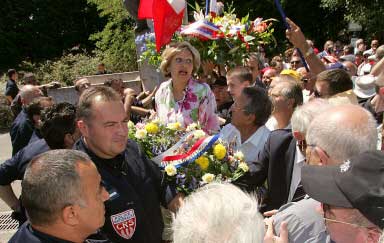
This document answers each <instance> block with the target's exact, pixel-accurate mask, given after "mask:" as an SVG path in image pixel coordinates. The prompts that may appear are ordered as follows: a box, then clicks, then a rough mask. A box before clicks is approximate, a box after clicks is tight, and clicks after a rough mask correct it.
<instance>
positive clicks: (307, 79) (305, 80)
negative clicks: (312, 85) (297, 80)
mask: <svg viewBox="0 0 384 243" xmlns="http://www.w3.org/2000/svg"><path fill="white" fill-rule="evenodd" d="M301 81H302V82H303V83H305V84H306V83H308V81H309V78H302V79H301Z"/></svg>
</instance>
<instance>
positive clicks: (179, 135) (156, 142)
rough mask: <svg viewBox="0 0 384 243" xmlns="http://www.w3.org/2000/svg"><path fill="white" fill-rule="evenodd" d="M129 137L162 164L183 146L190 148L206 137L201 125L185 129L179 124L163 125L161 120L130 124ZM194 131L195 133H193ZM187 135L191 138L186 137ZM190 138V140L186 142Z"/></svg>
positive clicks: (151, 157)
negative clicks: (164, 158) (198, 139)
mask: <svg viewBox="0 0 384 243" xmlns="http://www.w3.org/2000/svg"><path fill="white" fill-rule="evenodd" d="M128 128H129V131H128V136H129V138H130V139H132V140H134V141H135V142H137V143H138V145H139V146H140V147H141V149H142V150H143V151H144V153H145V155H146V156H147V157H148V158H150V159H152V160H153V161H155V162H157V163H158V164H160V162H161V160H162V158H163V157H164V156H166V155H169V154H174V153H178V152H179V151H180V149H182V147H181V145H182V146H190V145H191V144H190V143H193V142H194V141H195V140H194V139H197V138H200V137H202V136H205V135H206V134H205V132H204V131H202V130H200V125H199V124H196V123H192V124H190V125H189V126H188V127H187V128H186V129H183V128H182V126H181V124H180V123H179V122H175V123H168V124H162V123H160V122H159V120H157V119H154V120H148V121H145V122H143V123H137V124H136V125H135V124H134V123H133V122H131V121H129V122H128ZM192 131H193V133H191V132H192ZM187 133H191V135H190V136H188V137H185V135H186V134H187ZM186 138H188V140H186Z"/></svg>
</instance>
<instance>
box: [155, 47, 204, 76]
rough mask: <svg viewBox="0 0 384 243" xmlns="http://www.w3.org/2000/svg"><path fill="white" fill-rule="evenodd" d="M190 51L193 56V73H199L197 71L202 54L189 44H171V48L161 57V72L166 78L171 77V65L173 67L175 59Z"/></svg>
mask: <svg viewBox="0 0 384 243" xmlns="http://www.w3.org/2000/svg"><path fill="white" fill-rule="evenodd" d="M185 50H187V51H189V52H191V54H192V57H193V71H192V72H193V73H195V72H197V70H198V69H199V67H200V53H199V52H198V51H197V50H196V48H195V47H193V46H192V45H191V44H190V43H189V42H187V41H183V42H179V43H175V44H171V45H170V46H169V47H167V48H166V49H165V50H164V52H163V54H162V55H161V58H162V61H161V64H160V70H161V72H162V73H163V74H164V75H165V76H166V77H170V76H171V73H170V72H169V70H168V67H169V65H171V62H172V59H173V57H174V56H175V55H176V54H178V53H180V52H182V51H185Z"/></svg>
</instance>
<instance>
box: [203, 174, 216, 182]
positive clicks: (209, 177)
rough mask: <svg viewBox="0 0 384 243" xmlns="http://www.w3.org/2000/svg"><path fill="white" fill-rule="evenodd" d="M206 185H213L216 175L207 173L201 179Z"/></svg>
mask: <svg viewBox="0 0 384 243" xmlns="http://www.w3.org/2000/svg"><path fill="white" fill-rule="evenodd" d="M201 179H203V181H204V182H205V183H211V182H212V181H213V180H214V179H215V175H214V174H211V173H206V174H204V175H203V177H201Z"/></svg>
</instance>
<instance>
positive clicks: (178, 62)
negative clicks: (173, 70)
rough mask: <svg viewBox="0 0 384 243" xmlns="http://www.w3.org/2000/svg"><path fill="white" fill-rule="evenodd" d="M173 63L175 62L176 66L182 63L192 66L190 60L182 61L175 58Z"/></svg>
mask: <svg viewBox="0 0 384 243" xmlns="http://www.w3.org/2000/svg"><path fill="white" fill-rule="evenodd" d="M175 62H176V64H183V63H185V64H187V65H190V64H192V59H190V58H187V59H183V58H180V57H176V58H175Z"/></svg>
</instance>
